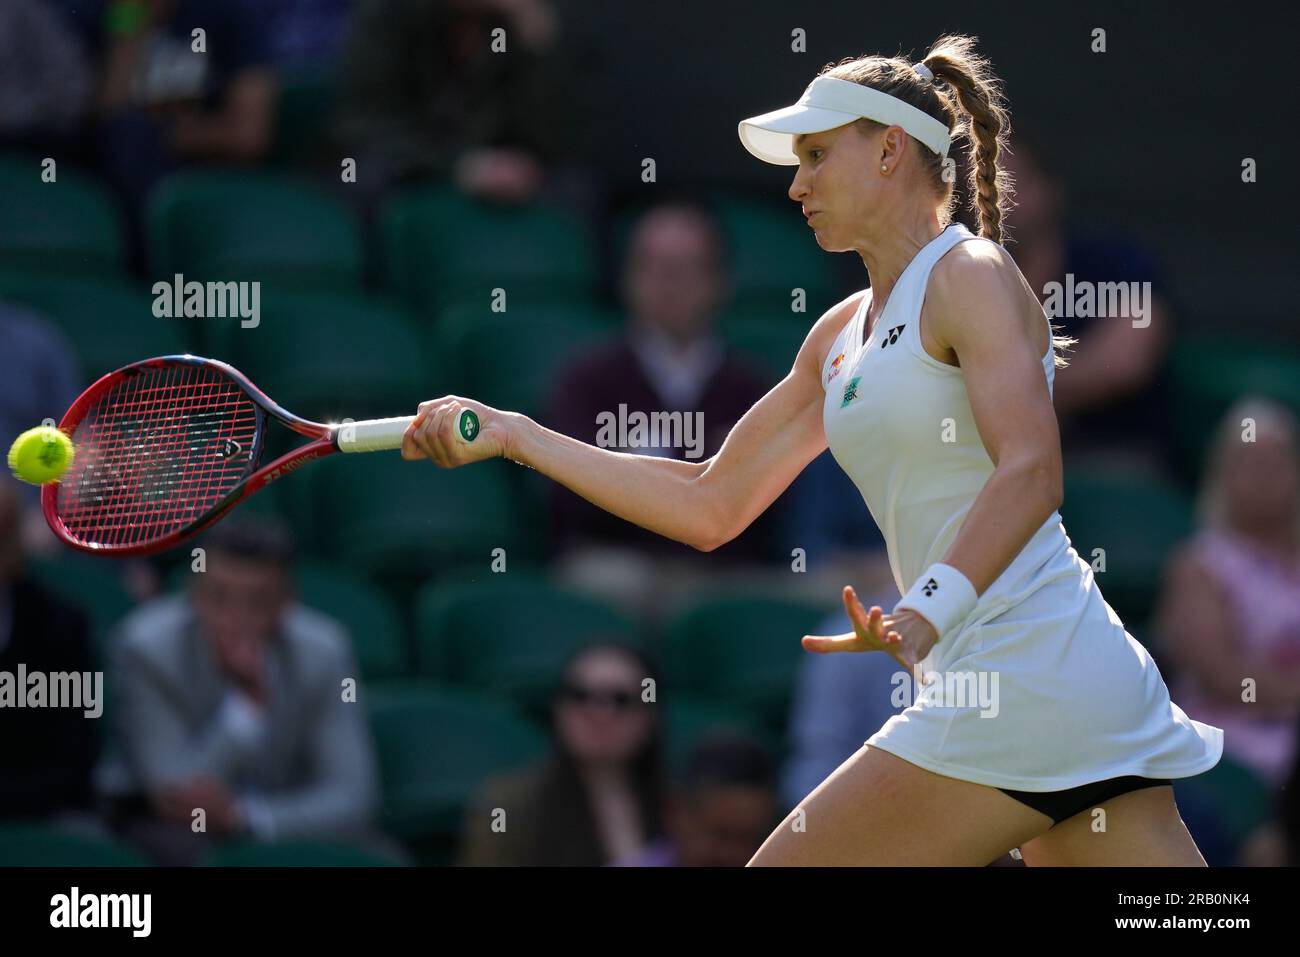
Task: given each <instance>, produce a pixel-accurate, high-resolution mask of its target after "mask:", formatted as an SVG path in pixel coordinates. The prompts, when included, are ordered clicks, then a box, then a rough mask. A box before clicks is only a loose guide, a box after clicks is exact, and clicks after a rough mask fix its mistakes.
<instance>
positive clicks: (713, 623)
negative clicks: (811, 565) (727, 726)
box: [664, 591, 828, 729]
mask: <svg viewBox="0 0 1300 957" xmlns="http://www.w3.org/2000/svg"><path fill="white" fill-rule="evenodd" d="M827 610H828V609H826V608H823V607H818V606H814V605H811V604H807V603H805V602H800V601H792V600H787V599H783V598H774V597H771V596H768V595H763V594H761V593H758V592H749V591H735V592H731V593H727V594H720V595H716V596H714V597H711V598H704V599H700V600H697V601H695V602H693V603H691V604H689V605H687V606H686V607H684V608H682V609H681V610H680V611H679V612H677V613H676V614H675V615H674V616H673V618H672V620H671V621H670V622H669V623H668V627H667V630H666V636H665V646H664V671H665V675H666V676H667V679H668V680H667V682H666V685H667V688H666V691H667V693H669V694H672V695H677V694H689V695H694V696H696V697H700V698H706V699H708V700H709V701H711V702H714V703H721V704H725V705H727V706H730V707H732V708H736V709H739V710H742V711H745V712H747V713H748V712H752V713H754V714H755V715H756V716H757V717H758V718H759V719H760V720H761V721H762V722H763V725H764V726H765V727H767V728H770V729H780V728H784V727H785V723H786V719H787V716H788V713H789V707H790V697H791V693H792V691H793V688H794V684H795V677H796V673H797V671H798V668H799V664H800V662H801V660H802V659H803V657H804V656H805V655H806V654H807V652H805V651H804V650H803V647H802V645H801V644H800V639H801V638H802V637H803V636H804V635H806V634H809V633H813V632H815V630H816V627H817V625H818V624H819V623H820V622H821V621H822V620H823V619H824V618H825V616H826V612H827Z"/></svg>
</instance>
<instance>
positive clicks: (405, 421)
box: [334, 409, 479, 452]
mask: <svg viewBox="0 0 1300 957" xmlns="http://www.w3.org/2000/svg"><path fill="white" fill-rule="evenodd" d="M414 419H415V416H413V415H399V416H397V417H396V418H393V419H367V420H365V421H363V422H348V423H346V424H344V425H340V426H339V427H338V428H337V429H336V430H335V433H334V441H335V444H337V445H338V447H339V451H340V452H386V451H389V450H391V449H400V448H401V447H402V436H403V435H405V434H406V429H407V426H409V425H410V424H411V422H412V421H413V420H414ZM478 430H479V422H478V416H477V415H475V414H474V410H473V409H461V411H460V415H459V416H457V418H456V438H457V439H459V440H460V441H461V442H473V441H474V439H475V438H477V437H478Z"/></svg>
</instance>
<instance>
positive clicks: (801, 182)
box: [789, 164, 809, 204]
mask: <svg viewBox="0 0 1300 957" xmlns="http://www.w3.org/2000/svg"><path fill="white" fill-rule="evenodd" d="M808 193H809V189H808V178H807V177H806V176H804V168H803V165H802V164H800V166H799V171H798V172H797V173H795V174H794V180H793V181H792V182H791V183H790V192H789V196H790V198H791V199H792V200H794V201H795V202H796V203H800V204H802V203H803V201H804V200H805V199H806V198H807V196H808Z"/></svg>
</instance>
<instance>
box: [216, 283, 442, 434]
mask: <svg viewBox="0 0 1300 957" xmlns="http://www.w3.org/2000/svg"><path fill="white" fill-rule="evenodd" d="M228 340H229V345H228V355H229V356H230V358H229V360H228V361H230V362H231V364H232V365H234V366H235V367H236V368H238V369H240V370H241V371H242V372H244V373H245V374H246V375H247V376H248V377H249V378H250V379H252V380H253V381H254V382H255V383H256V384H257V385H258V387H259V388H261V389H262V390H263V391H264V392H266V393H267V395H269V396H271V398H273V399H274V400H275V401H276V402H278V403H279V404H280V405H282V406H284V407H285V408H286V409H288V410H289V411H290V412H293V413H294V414H296V415H300V416H303V417H304V418H309V419H315V420H317V421H342V420H343V419H344V418H352V419H362V418H367V417H387V416H394V415H413V414H414V413H415V410H416V407H417V406H418V405H419V403H420V402H421V401H422V400H424V399H427V398H432V397H434V396H435V395H441V394H443V393H442V391H441V390H440V389H439V379H440V375H439V374H438V372H437V368H436V363H435V362H434V357H433V356H431V355H430V353H429V351H428V350H426V349H425V348H424V347H423V346H422V344H421V341H420V337H419V336H418V335H417V333H416V332H415V330H414V328H413V326H412V323H411V321H410V319H409V317H408V316H407V315H406V313H405V312H404V311H403V310H401V309H400V308H397V307H395V306H393V305H391V304H389V303H385V302H382V301H380V300H374V299H366V298H362V297H359V296H349V295H346V294H326V293H318V292H292V291H287V290H274V291H271V292H268V293H267V295H266V296H265V298H264V299H263V301H262V319H261V323H260V324H259V325H258V326H257V327H256V328H249V329H241V328H239V326H238V324H237V323H231V324H230V326H229V333H228Z"/></svg>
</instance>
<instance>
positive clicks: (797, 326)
mask: <svg viewBox="0 0 1300 957" xmlns="http://www.w3.org/2000/svg"><path fill="white" fill-rule="evenodd" d="M805 319H806V316H801V315H792V316H770V315H752V314H744V313H736V312H728V313H726V314H725V315H723V317H722V319H721V322H720V325H721V331H722V336H723V338H724V339H725V340H726V341H727V342H728V343H730V344H731V345H733V346H735V347H736V348H737V349H738V350H740V351H741V352H743V353H744V354H745V355H746V356H747V357H748V358H749V359H750V360H751V361H752V362H753V363H754V364H755V365H757V366H758V368H759V369H761V370H762V371H764V372H766V373H767V374H768V375H769V376H770V377H771V379H772V381H773V382H774V383H775V382H779V381H780V380H782V379H784V378H785V377H786V376H787V375H788V374H789V373H790V370H791V369H792V368H793V367H794V360H795V357H796V356H797V355H799V348H800V346H802V345H803V341H804V339H805V338H806V337H807V335H808V330H809V329H811V328H812V323H813V322H814V321H815V320H814V319H807V320H806V322H805V321H804V320H805Z"/></svg>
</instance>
